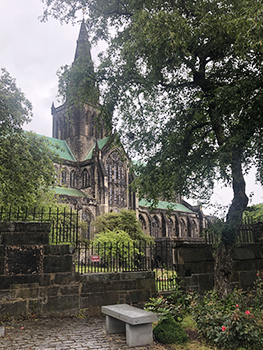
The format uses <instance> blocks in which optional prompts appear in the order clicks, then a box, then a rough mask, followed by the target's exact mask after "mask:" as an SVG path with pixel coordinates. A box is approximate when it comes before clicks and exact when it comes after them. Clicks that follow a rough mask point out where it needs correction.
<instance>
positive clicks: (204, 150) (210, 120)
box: [43, 0, 263, 243]
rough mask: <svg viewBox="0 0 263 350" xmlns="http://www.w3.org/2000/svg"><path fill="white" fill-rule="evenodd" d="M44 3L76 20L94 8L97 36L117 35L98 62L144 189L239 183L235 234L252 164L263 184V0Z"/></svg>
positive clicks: (150, 195)
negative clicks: (83, 10)
mask: <svg viewBox="0 0 263 350" xmlns="http://www.w3.org/2000/svg"><path fill="white" fill-rule="evenodd" d="M43 2H44V3H45V4H46V7H45V10H44V15H43V18H44V19H46V18H47V17H48V16H49V15H53V16H54V17H57V18H60V19H61V20H62V21H63V20H66V21H68V20H70V19H74V17H75V15H76V12H77V10H78V9H81V8H83V7H87V11H88V16H89V17H88V26H89V28H90V32H91V33H93V36H94V40H98V39H106V40H108V42H109V48H108V50H107V52H106V53H105V54H104V55H102V56H101V65H100V67H99V70H98V81H101V82H106V87H105V89H104V92H103V96H102V97H103V102H104V109H103V111H104V112H105V110H106V111H107V112H108V113H107V112H106V113H105V115H106V117H108V118H113V119H114V116H115V115H117V116H118V117H119V116H121V117H122V119H121V121H122V127H121V128H120V132H121V136H122V141H123V143H124V144H125V146H126V147H127V149H129V150H132V152H131V156H133V155H136V156H137V157H138V158H139V159H140V160H142V161H143V162H144V165H143V166H137V168H139V169H138V170H139V173H140V177H139V178H138V179H137V182H136V183H135V185H136V188H137V189H138V193H139V195H140V197H144V198H145V197H146V198H147V199H155V200H158V198H160V197H162V198H165V199H168V200H170V199H173V198H174V196H175V194H177V193H179V194H181V195H185V196H192V197H198V198H202V197H209V195H210V194H211V192H212V190H213V185H214V182H215V181H216V180H217V179H219V178H220V179H221V180H223V181H225V182H227V183H232V187H233V192H234V199H233V203H232V205H231V207H230V209H229V212H228V215H227V222H226V226H225V231H224V232H223V234H222V236H223V238H224V239H225V240H226V241H227V242H229V243H231V242H233V241H234V235H235V228H236V226H237V225H238V224H239V222H240V220H241V218H242V213H243V211H244V209H245V207H246V205H247V201H248V199H247V196H246V193H245V182H244V173H245V172H246V171H249V169H250V167H251V166H252V165H253V164H254V165H255V166H256V167H257V169H258V174H257V176H258V179H259V180H260V181H261V183H263V171H262V169H263V167H262V165H263V158H262V144H263V143H262V141H263V140H262V135H263V133H262V128H263V119H262V116H261V114H262V107H263V99H262V73H263V72H262V68H263V67H262V61H263V60H262V58H263V52H262V49H263V46H262V29H263V27H262V16H263V4H262V2H261V1H259V0H255V1H253V2H251V1H247V0H223V1H220V2H218V1H216V0H195V1H193V0H168V1H160V0H144V1H141V0H124V1H122V2H121V3H120V2H119V1H118V0H112V1H108V0H107V1H106V0H91V1H85V0H82V1H80V0H79V1H66V0H43ZM105 106H106V107H107V108H105ZM113 111H117V113H116V114H113ZM117 123H119V121H118V120H117V121H115V125H117ZM113 125H114V123H113ZM127 130H128V131H129V132H128V133H127ZM127 136H128V137H127ZM137 164H138V163H137ZM139 164H140V163H139Z"/></svg>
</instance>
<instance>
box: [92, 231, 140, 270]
mask: <svg viewBox="0 0 263 350" xmlns="http://www.w3.org/2000/svg"><path fill="white" fill-rule="evenodd" d="M93 243H94V247H96V249H97V253H98V254H99V255H101V256H103V259H104V260H105V261H106V262H108V263H110V262H112V259H114V260H116V261H117V262H118V263H126V264H133V263H134V257H135V256H137V257H139V256H140V255H141V252H140V250H139V249H138V247H137V244H136V242H135V241H134V240H133V239H132V238H131V237H130V236H129V234H128V233H127V232H125V231H123V230H119V229H115V230H113V231H110V230H106V231H104V232H101V233H100V234H98V235H97V236H96V237H95V239H94V242H93Z"/></svg>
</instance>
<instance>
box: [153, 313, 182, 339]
mask: <svg viewBox="0 0 263 350" xmlns="http://www.w3.org/2000/svg"><path fill="white" fill-rule="evenodd" d="M153 334H154V336H155V338H156V340H157V341H159V342H160V343H162V344H175V343H180V344H182V343H185V342H186V341H187V334H186V333H185V331H184V330H183V328H182V326H181V325H180V324H179V323H176V322H175V320H174V318H173V317H172V316H171V315H168V316H167V317H166V318H165V319H164V320H162V321H160V322H159V323H158V324H157V326H156V327H155V328H154V329H153Z"/></svg>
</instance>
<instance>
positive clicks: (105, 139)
mask: <svg viewBox="0 0 263 350" xmlns="http://www.w3.org/2000/svg"><path fill="white" fill-rule="evenodd" d="M108 140H109V137H105V138H104V139H101V140H99V141H97V142H98V147H99V149H102V148H103V147H104V146H105V145H106V143H107V142H108ZM95 146H96V144H95V145H94V146H93V147H92V149H91V150H90V151H89V153H88V154H87V156H86V158H85V159H84V160H88V159H91V158H92V154H93V150H94V149H95Z"/></svg>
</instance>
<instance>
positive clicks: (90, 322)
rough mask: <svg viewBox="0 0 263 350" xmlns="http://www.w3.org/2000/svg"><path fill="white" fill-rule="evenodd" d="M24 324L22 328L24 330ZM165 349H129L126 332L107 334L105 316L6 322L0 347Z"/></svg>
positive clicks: (16, 349) (0, 349) (157, 349)
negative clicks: (123, 333) (4, 334)
mask: <svg viewBox="0 0 263 350" xmlns="http://www.w3.org/2000/svg"><path fill="white" fill-rule="evenodd" d="M21 327H23V329H21ZM53 349H57V350H82V349H97V350H111V349H112V350H118V349H136V350H148V349H151V350H165V348H164V347H162V346H160V345H159V344H153V345H150V346H145V347H136V348H129V347H128V346H127V345H126V342H125V335H122V334H114V335H113V334H110V335H108V334H106V330H105V318H91V317H90V318H83V319H81V318H66V319H46V320H38V321H17V322H16V323H9V324H6V336H5V337H4V338H3V337H2V338H1V337H0V350H53Z"/></svg>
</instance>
